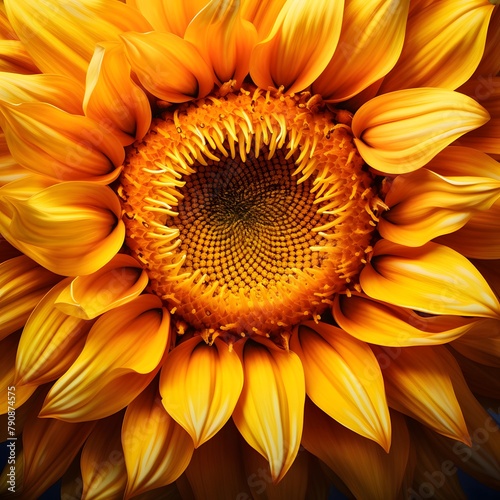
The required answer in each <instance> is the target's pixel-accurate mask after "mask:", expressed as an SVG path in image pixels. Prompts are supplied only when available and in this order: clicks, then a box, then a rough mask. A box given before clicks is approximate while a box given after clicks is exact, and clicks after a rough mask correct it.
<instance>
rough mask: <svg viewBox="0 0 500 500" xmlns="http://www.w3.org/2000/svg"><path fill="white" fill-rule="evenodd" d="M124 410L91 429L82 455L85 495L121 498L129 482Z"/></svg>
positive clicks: (89, 496) (83, 496)
mask: <svg viewBox="0 0 500 500" xmlns="http://www.w3.org/2000/svg"><path fill="white" fill-rule="evenodd" d="M122 419H123V414H122V413H117V414H115V415H112V416H111V417H108V418H106V419H104V420H101V421H100V422H99V424H98V425H96V427H95V428H94V429H93V431H92V432H91V433H90V435H89V437H88V439H87V441H86V442H85V445H84V447H83V449H82V455H81V458H80V463H81V471H82V479H83V493H82V498H83V499H90V498H122V495H123V493H124V491H125V486H126V484H127V474H126V470H125V461H124V458H123V450H122V446H121V426H122Z"/></svg>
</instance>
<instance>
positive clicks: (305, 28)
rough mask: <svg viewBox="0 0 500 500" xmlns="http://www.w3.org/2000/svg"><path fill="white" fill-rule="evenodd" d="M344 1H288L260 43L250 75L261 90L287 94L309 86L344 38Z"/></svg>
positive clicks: (252, 62) (251, 65)
mask: <svg viewBox="0 0 500 500" xmlns="http://www.w3.org/2000/svg"><path fill="white" fill-rule="evenodd" d="M343 10H344V0H338V1H335V0H326V1H323V2H303V1H302V0H287V2H286V3H285V5H284V6H283V8H282V9H281V11H280V13H279V15H278V17H277V19H276V22H275V23H274V26H273V28H272V31H271V33H269V35H268V37H267V38H266V39H265V40H263V41H262V42H260V43H259V44H257V45H256V46H255V48H254V50H253V52H252V57H251V60H250V74H251V76H252V79H253V81H254V82H255V83H256V84H257V85H258V86H259V87H261V88H263V89H267V88H268V87H276V88H279V87H280V86H282V85H283V86H284V87H285V89H286V91H287V93H292V92H298V91H300V90H303V89H305V88H306V87H307V86H309V85H310V84H311V83H312V82H314V80H316V78H317V77H318V76H319V75H320V74H321V72H322V71H323V70H324V69H325V67H326V65H327V64H328V61H330V59H331V57H332V55H333V53H334V51H335V47H336V46H337V42H338V40H339V36H340V30H341V26H342V15H343Z"/></svg>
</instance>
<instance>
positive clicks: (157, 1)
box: [127, 0, 209, 37]
mask: <svg viewBox="0 0 500 500" xmlns="http://www.w3.org/2000/svg"><path fill="white" fill-rule="evenodd" d="M208 2H209V0H154V1H151V0H127V4H128V5H130V6H132V7H135V8H136V9H138V10H139V11H140V13H141V14H142V15H143V16H144V17H145V18H146V19H147V20H148V21H149V22H150V23H151V26H153V28H154V29H155V31H166V32H167V33H174V34H175V35H178V36H180V37H183V36H184V32H185V31H186V28H187V26H188V24H189V23H190V22H191V20H192V19H193V17H194V16H195V15H196V14H197V13H198V12H199V11H200V10H201V9H203V7H205V5H207V3H208Z"/></svg>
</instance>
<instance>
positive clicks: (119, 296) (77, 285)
mask: <svg viewBox="0 0 500 500" xmlns="http://www.w3.org/2000/svg"><path fill="white" fill-rule="evenodd" d="M147 284H148V275H147V273H146V271H144V270H143V269H142V268H141V266H140V264H139V263H138V262H137V261H136V260H135V259H134V258H133V257H131V256H129V255H124V254H118V255H116V256H115V257H113V259H111V261H110V262H108V263H107V264H106V265H105V266H103V267H101V268H100V269H99V270H98V271H96V272H95V273H93V274H90V275H88V276H77V277H76V278H75V279H73V280H72V281H71V282H70V283H69V284H68V285H67V286H66V287H65V288H64V289H63V290H62V291H61V293H60V294H59V296H58V297H57V299H56V301H55V305H56V307H57V309H59V310H60V311H62V312H64V313H65V314H68V315H71V316H74V317H76V318H82V319H93V318H97V316H100V315H101V314H103V313H105V312H107V311H110V310H111V309H114V308H115V307H118V306H121V305H123V304H127V303H128V302H130V301H131V300H133V299H135V298H136V297H138V296H139V295H140V294H141V292H142V291H143V290H144V288H146V285H147Z"/></svg>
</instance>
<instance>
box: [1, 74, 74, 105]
mask: <svg viewBox="0 0 500 500" xmlns="http://www.w3.org/2000/svg"><path fill="white" fill-rule="evenodd" d="M0 99H1V100H2V101H7V102H9V103H11V104H19V103H22V102H44V103H47V104H52V105H53V106H56V107H58V108H61V109H62V110H64V111H66V112H67V113H72V114H74V115H79V114H82V100H83V85H82V84H81V83H78V82H77V81H75V80H74V79H73V78H69V77H67V76H62V75H20V74H15V73H0Z"/></svg>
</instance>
